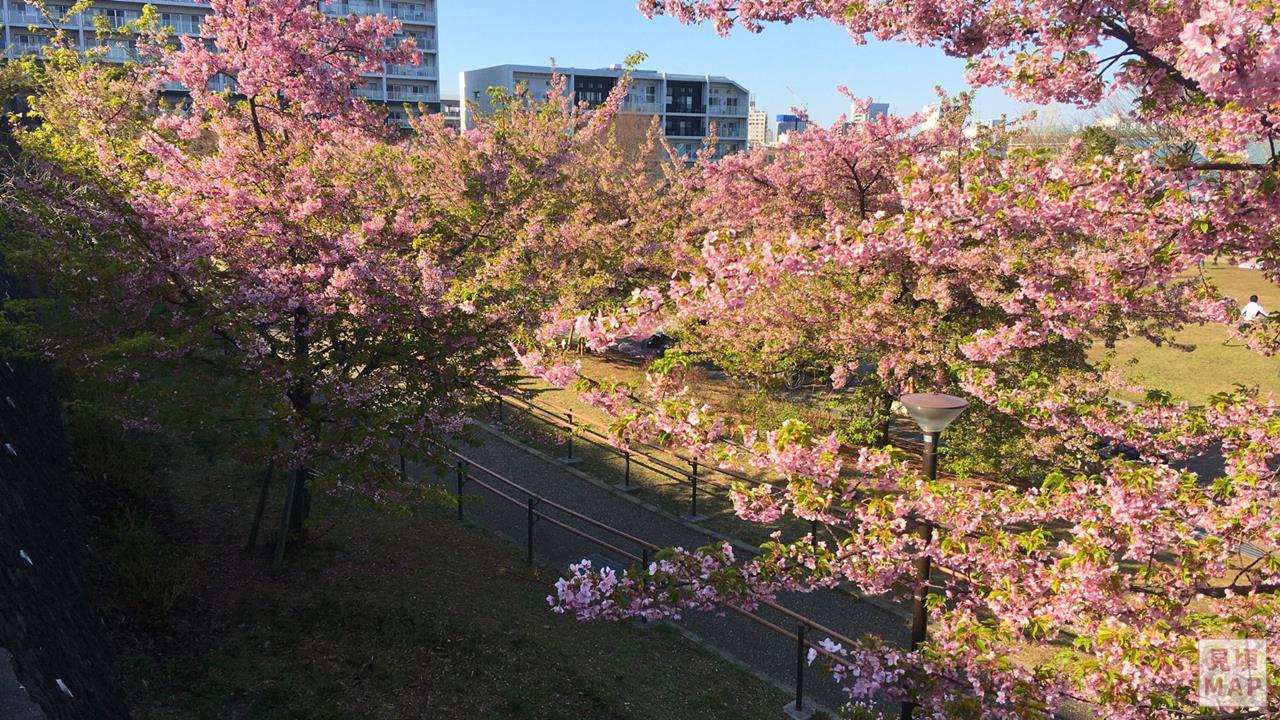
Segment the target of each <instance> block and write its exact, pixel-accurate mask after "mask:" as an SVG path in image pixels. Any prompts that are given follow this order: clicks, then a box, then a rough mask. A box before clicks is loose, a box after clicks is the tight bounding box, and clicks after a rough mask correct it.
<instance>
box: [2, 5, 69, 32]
mask: <svg viewBox="0 0 1280 720" xmlns="http://www.w3.org/2000/svg"><path fill="white" fill-rule="evenodd" d="M63 10H64V8H62V7H61V6H58V5H50V6H49V15H50V16H52V18H53V22H49V20H48V19H47V18H45V16H44V15H41V14H40V13H39V12H37V11H36V9H35V8H32V7H28V8H24V9H22V10H18V9H16V8H9V13H8V15H6V16H5V17H6V22H8V23H9V24H10V25H14V26H17V27H27V26H28V25H35V26H37V27H55V26H61V27H64V28H78V27H80V18H79V16H76V17H71V18H68V19H67V20H66V21H63V20H62V12H63Z"/></svg>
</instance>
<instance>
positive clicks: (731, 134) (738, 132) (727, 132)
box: [716, 126, 747, 140]
mask: <svg viewBox="0 0 1280 720" xmlns="http://www.w3.org/2000/svg"><path fill="white" fill-rule="evenodd" d="M716 137H718V138H725V139H729V140H742V139H744V138H746V137H747V131H746V130H743V129H742V128H740V127H720V126H716Z"/></svg>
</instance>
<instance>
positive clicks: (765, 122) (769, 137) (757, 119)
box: [747, 99, 774, 148]
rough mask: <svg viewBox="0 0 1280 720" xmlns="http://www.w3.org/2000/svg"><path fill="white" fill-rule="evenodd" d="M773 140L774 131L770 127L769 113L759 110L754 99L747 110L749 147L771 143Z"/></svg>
mask: <svg viewBox="0 0 1280 720" xmlns="http://www.w3.org/2000/svg"><path fill="white" fill-rule="evenodd" d="M773 142H774V136H773V132H772V129H771V128H770V127H769V113H767V112H765V111H764V110H757V109H756V101H755V100H754V99H752V100H751V104H750V108H749V110H748V111H747V147H748V148H753V147H758V146H760V145H771V144H773Z"/></svg>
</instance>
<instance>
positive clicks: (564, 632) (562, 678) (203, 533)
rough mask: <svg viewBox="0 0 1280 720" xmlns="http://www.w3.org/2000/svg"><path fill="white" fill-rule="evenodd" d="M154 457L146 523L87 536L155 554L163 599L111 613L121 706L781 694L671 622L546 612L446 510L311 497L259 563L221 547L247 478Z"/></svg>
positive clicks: (623, 705)
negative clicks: (117, 621)
mask: <svg viewBox="0 0 1280 720" xmlns="http://www.w3.org/2000/svg"><path fill="white" fill-rule="evenodd" d="M167 454H168V456H169V457H173V458H180V459H181V460H182V461H183V464H182V465H179V466H171V467H162V468H161V470H160V472H159V473H158V474H159V475H160V477H158V478H155V479H154V484H152V485H149V486H147V490H146V492H147V493H148V496H149V498H150V499H149V500H148V501H147V505H148V506H149V507H150V509H149V510H148V511H147V517H148V518H149V519H148V520H146V521H145V522H139V521H138V520H137V513H133V514H132V515H131V517H133V519H132V520H130V521H129V522H128V523H124V525H125V526H126V528H125V529H123V530H122V529H121V523H119V522H118V521H115V520H111V519H108V520H107V522H108V523H109V524H110V526H111V527H112V528H113V529H112V530H111V531H110V532H108V533H107V534H106V537H105V538H103V539H101V540H100V542H101V543H102V544H103V546H104V548H103V550H104V554H105V555H106V556H108V557H110V556H111V546H112V543H119V542H120V541H121V536H127V537H147V538H149V539H148V540H147V541H146V542H143V543H138V542H133V543H129V544H128V545H129V547H131V548H135V549H136V547H138V546H145V547H149V548H153V549H154V550H155V552H153V553H151V554H150V557H151V558H152V559H151V561H150V562H152V563H153V564H154V565H155V567H154V568H151V569H150V570H148V571H146V572H134V573H132V575H131V576H132V577H134V578H135V580H136V579H137V578H138V577H146V578H148V579H149V580H151V581H154V580H156V579H157V578H160V579H161V580H164V579H166V578H167V579H170V580H172V581H173V582H171V583H161V584H165V585H173V586H174V587H166V588H164V589H162V591H161V592H160V593H159V594H161V595H163V596H164V597H166V598H171V597H172V596H176V597H177V599H176V601H174V602H173V603H172V604H171V606H169V607H168V609H167V610H166V611H165V612H163V613H157V614H155V615H156V616H155V617H150V618H149V619H148V618H147V617H136V616H129V617H126V620H125V633H123V634H125V644H126V657H125V660H124V673H125V676H126V678H127V682H128V690H129V694H130V697H131V702H132V705H133V708H134V712H135V717H137V718H139V720H161V719H165V720H168V719H173V720H178V719H181V720H203V719H206V718H207V719H208V720H214V719H217V720H227V719H232V718H254V719H257V718H261V719H263V720H268V719H271V720H274V719H281V720H283V719H286V718H288V719H291V720H303V719H306V720H312V719H314V720H321V719H325V720H328V719H332V720H361V719H365V718H369V719H375V718H376V719H382V718H386V719H393V718H394V719H399V718H441V719H445V718H469V719H470V718H474V719H478V720H485V719H492V720H499V719H501V720H507V719H517V718H548V719H550V718H564V719H566V720H585V719H592V720H595V719H598V718H637V719H641V718H644V719H647V718H695V717H696V718H725V719H728V718H775V717H778V715H779V713H780V710H781V708H782V706H783V705H784V704H785V703H786V702H787V700H788V698H787V697H786V695H785V694H784V693H782V692H780V691H778V690H776V689H775V688H773V687H772V686H769V685H767V684H765V683H764V682H762V681H760V680H758V679H757V678H755V677H754V676H752V675H750V674H749V673H747V672H746V671H744V670H741V669H739V668H737V667H736V666H733V665H731V664H729V663H727V662H726V661H724V660H722V659H721V658H720V657H719V656H716V655H713V654H711V653H710V652H708V651H705V650H703V649H701V648H700V647H698V646H697V645H695V644H693V643H691V642H689V641H687V640H686V639H684V638H683V637H682V636H680V635H679V634H678V633H677V632H676V631H674V630H672V629H668V628H663V627H658V628H655V629H653V630H641V629H638V628H635V627H633V626H631V625H630V624H626V623H621V624H618V623H579V622H576V621H574V620H572V619H570V618H567V617H562V616H557V615H554V614H553V613H551V612H550V610H549V609H548V606H547V603H546V600H545V597H546V595H547V594H548V591H549V586H550V584H551V583H552V582H553V581H554V580H555V577H556V576H555V574H554V573H552V572H548V571H540V570H536V569H531V568H528V567H526V566H525V565H524V562H523V552H522V551H520V550H519V549H518V548H515V547H513V546H511V545H509V544H507V543H505V542H503V541H501V540H498V539H496V538H495V537H494V536H492V535H491V534H489V533H488V532H487V531H485V530H483V529H480V528H476V527H469V526H464V525H460V524H459V523H458V521H457V520H456V518H455V516H454V515H453V514H452V512H450V511H449V510H448V509H446V508H441V507H435V506H423V507H420V508H417V509H415V510H413V511H412V512H408V513H404V514H396V513H388V512H385V511H381V510H374V509H370V508H363V507H347V508H343V509H339V508H336V507H332V506H331V505H332V503H329V502H327V501H324V500H317V503H318V504H319V505H320V507H319V508H318V509H319V510H320V514H321V515H322V516H323V517H324V520H323V521H322V523H320V527H321V529H322V530H323V529H328V532H327V533H326V534H324V535H323V536H322V538H321V539H319V540H317V541H315V542H314V543H313V545H312V547H311V548H310V549H309V550H308V551H306V552H305V553H304V554H302V555H301V556H298V557H294V558H292V559H290V560H288V561H287V567H286V568H285V570H284V571H283V572H280V573H274V572H272V571H271V568H270V562H269V560H267V559H266V558H264V557H261V556H257V555H255V556H246V555H245V554H243V553H242V552H241V551H240V550H239V545H240V544H241V543H242V542H243V539H244V537H245V536H246V534H247V529H248V525H249V522H250V516H251V512H252V506H253V501H254V498H255V490H254V489H253V488H252V487H251V485H252V484H253V477H252V476H253V473H250V472H248V471H246V470H245V469H243V468H235V467H225V468H224V467H218V466H214V467H207V466H202V465H199V464H198V463H194V462H191V461H190V460H189V458H190V454H189V453H186V452H175V451H174V450H173V449H169V451H168V453H167ZM279 494H280V490H279V488H278V487H277V488H276V490H275V497H274V498H273V501H276V500H278V499H279ZM274 523H275V520H274V519H272V518H271V517H268V518H267V527H274ZM156 528H158V529H156ZM144 555H145V553H144ZM143 562H147V561H143ZM135 564H136V563H135ZM152 584H154V583H152ZM175 587H176V589H177V590H178V592H170V591H172V590H174V588H175ZM132 589H133V590H134V591H138V590H139V588H136V587H135V588H132ZM125 590H129V588H125ZM142 590H143V591H144V592H145V594H147V595H154V594H156V593H154V592H153V591H154V590H155V588H153V587H151V585H150V584H148V585H146V586H145V587H143V588H142ZM113 592H114V597H115V598H116V600H115V601H114V602H116V604H117V605H122V603H121V602H120V598H121V597H124V598H126V599H127V598H129V597H130V593H129V592H124V593H123V594H122V593H121V588H118V587H117V588H116V589H115V590H114V591H111V590H109V591H108V596H109V597H111V596H113ZM135 594H136V593H135ZM166 605H167V603H166ZM117 609H118V608H117ZM126 615H127V614H126Z"/></svg>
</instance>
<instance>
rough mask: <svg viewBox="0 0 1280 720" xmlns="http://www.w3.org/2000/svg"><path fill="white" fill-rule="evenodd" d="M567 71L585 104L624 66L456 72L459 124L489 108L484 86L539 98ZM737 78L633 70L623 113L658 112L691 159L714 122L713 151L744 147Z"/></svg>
mask: <svg viewBox="0 0 1280 720" xmlns="http://www.w3.org/2000/svg"><path fill="white" fill-rule="evenodd" d="M553 72H558V73H559V74H561V75H563V76H565V78H566V80H567V82H568V85H569V90H570V92H572V93H573V95H574V97H575V98H576V99H577V100H579V101H582V102H586V103H589V104H592V105H594V104H599V103H602V102H604V100H605V98H606V97H608V95H609V93H610V92H612V90H613V88H614V86H615V85H617V83H618V81H619V79H620V78H621V77H622V76H623V75H625V74H626V72H627V71H626V69H625V68H622V67H620V66H617V65H613V66H610V67H607V68H598V69H587V68H555V69H554V70H553V68H551V67H544V66H536V65H497V66H494V67H488V68H481V69H478V70H467V71H464V72H461V73H459V74H458V75H459V77H458V84H459V88H460V95H461V100H462V108H461V110H462V128H463V129H467V128H469V127H471V126H472V125H474V121H475V114H476V113H481V114H483V113H487V112H491V111H492V110H493V107H492V105H491V104H490V98H489V93H488V89H489V88H491V87H503V88H506V89H508V90H510V91H515V89H516V88H517V87H523V88H524V91H525V92H526V93H528V94H529V95H531V96H534V97H540V96H543V95H545V94H546V92H547V91H548V90H550V88H551V80H552V73H553ZM749 96H750V93H748V92H747V89H746V88H744V87H742V86H741V85H739V84H738V83H736V82H734V81H733V80H730V79H729V78H726V77H719V76H715V75H677V74H674V73H665V72H655V71H652V70H635V71H632V81H631V88H630V90H629V91H628V92H627V98H626V100H625V101H624V102H623V105H622V112H623V113H624V114H627V115H631V116H638V117H645V116H647V117H649V118H652V117H655V116H656V117H657V118H658V122H659V125H660V127H662V129H663V134H664V135H665V136H666V138H667V141H668V142H670V143H671V145H672V147H674V148H675V149H676V151H677V152H678V153H680V154H681V155H682V156H684V157H686V158H692V157H693V156H694V155H695V154H697V153H698V151H699V150H701V149H702V148H703V147H704V145H705V144H706V143H707V142H708V138H709V137H710V135H711V132H712V129H713V128H712V126H713V125H714V130H715V135H716V147H715V151H714V153H715V156H716V157H723V156H725V155H728V154H729V153H734V152H741V151H744V150H746V149H747V99H748V97H749Z"/></svg>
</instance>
